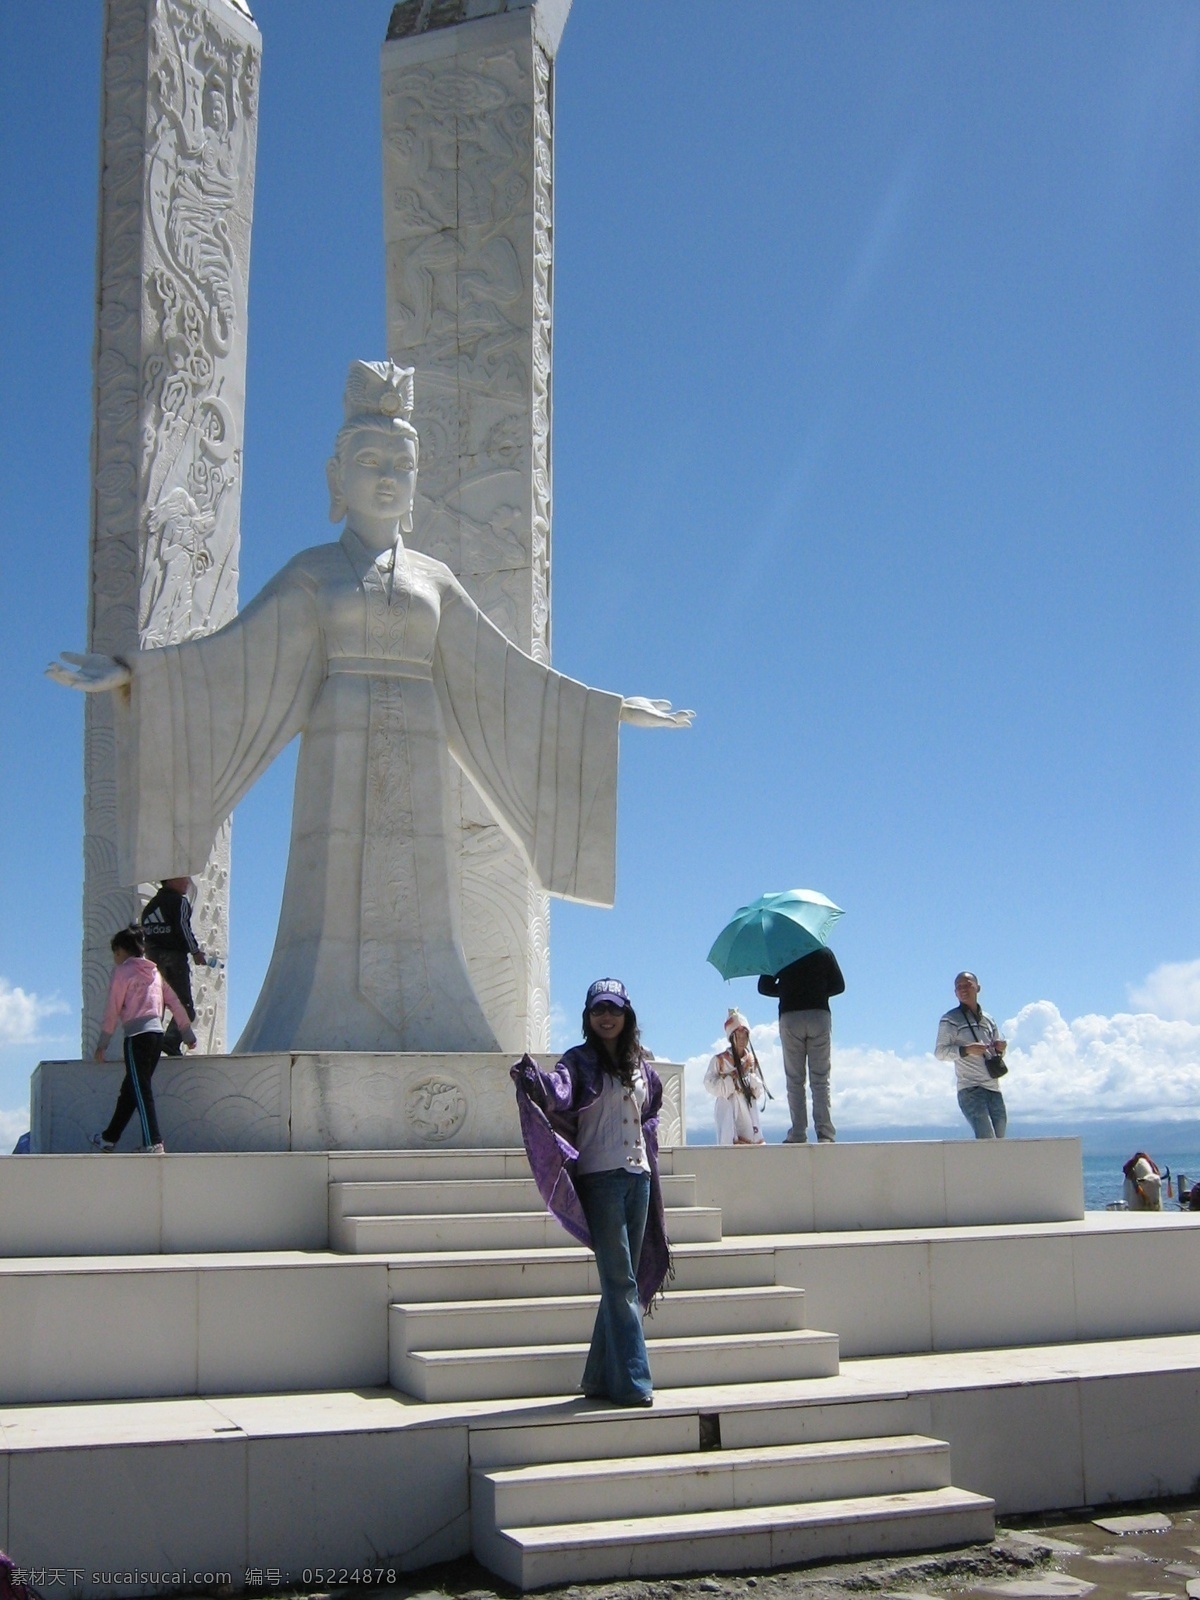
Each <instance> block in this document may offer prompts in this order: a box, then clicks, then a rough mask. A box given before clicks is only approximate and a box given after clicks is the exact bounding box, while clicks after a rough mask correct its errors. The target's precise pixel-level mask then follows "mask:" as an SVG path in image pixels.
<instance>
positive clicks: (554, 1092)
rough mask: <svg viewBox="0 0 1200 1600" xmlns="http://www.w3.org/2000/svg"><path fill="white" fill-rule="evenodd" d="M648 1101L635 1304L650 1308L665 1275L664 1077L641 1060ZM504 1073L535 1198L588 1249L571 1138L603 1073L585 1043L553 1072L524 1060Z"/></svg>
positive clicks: (667, 1264) (668, 1257)
mask: <svg viewBox="0 0 1200 1600" xmlns="http://www.w3.org/2000/svg"><path fill="white" fill-rule="evenodd" d="M642 1072H643V1074H644V1076H645V1079H646V1103H645V1105H644V1106H643V1107H642V1132H643V1134H644V1135H645V1140H646V1157H647V1159H648V1160H649V1162H650V1210H649V1213H648V1214H647V1217H646V1234H645V1237H644V1238H643V1240H642V1253H641V1256H640V1258H639V1260H638V1269H637V1282H638V1299H639V1300H640V1301H641V1303H642V1309H643V1311H649V1309H650V1306H651V1304H652V1302H653V1300H654V1297H655V1295H656V1294H657V1293H658V1291H659V1290H660V1289H661V1288H662V1286H663V1283H664V1281H665V1280H666V1277H667V1274H668V1273H669V1272H670V1270H671V1253H670V1247H669V1245H668V1243H667V1226H666V1218H665V1216H664V1215H663V1198H662V1185H661V1183H660V1182H659V1180H658V1113H659V1108H660V1107H661V1105H662V1080H661V1079H660V1078H659V1076H658V1073H657V1072H655V1070H654V1068H653V1067H652V1066H651V1065H650V1063H649V1062H648V1061H647V1060H646V1059H645V1058H644V1057H643V1060H642ZM509 1076H510V1077H511V1078H512V1080H513V1082H514V1083H515V1084H516V1087H517V1110H518V1111H519V1112H520V1116H521V1136H522V1138H523V1139H524V1141H525V1154H526V1155H527V1156H528V1157H529V1167H530V1170H531V1171H532V1173H533V1181H534V1182H535V1183H536V1184H537V1186H538V1193H539V1194H540V1195H541V1197H542V1199H543V1200H544V1201H545V1202H546V1205H547V1206H548V1207H549V1209H550V1211H551V1212H552V1213H553V1215H554V1216H555V1217H557V1219H558V1221H559V1222H561V1223H562V1225H563V1227H564V1228H565V1229H566V1230H567V1232H568V1233H569V1234H570V1235H571V1237H572V1238H573V1239H578V1240H579V1242H580V1244H585V1245H587V1246H588V1248H589V1249H590V1248H591V1244H592V1236H591V1233H590V1232H589V1230H588V1224H587V1217H586V1216H585V1215H584V1210H583V1204H582V1202H581V1201H580V1199H579V1192H578V1190H577V1189H576V1188H575V1162H576V1160H577V1159H578V1156H579V1151H578V1149H577V1147H576V1140H577V1137H578V1129H579V1113H580V1112H581V1111H584V1110H586V1109H587V1107H588V1106H590V1105H591V1104H592V1103H593V1101H595V1100H596V1099H597V1098H598V1097H599V1094H600V1090H601V1088H602V1087H603V1083H604V1069H603V1067H601V1065H600V1063H599V1061H598V1060H597V1058H596V1052H595V1051H594V1050H593V1049H592V1047H591V1045H587V1044H577V1045H574V1046H573V1047H572V1048H571V1049H570V1050H568V1051H567V1053H566V1055H564V1056H563V1058H562V1060H561V1061H560V1062H559V1063H558V1065H557V1066H556V1067H553V1068H552V1069H551V1070H550V1071H549V1072H543V1071H542V1069H541V1068H540V1067H539V1066H538V1064H537V1062H536V1061H533V1060H531V1059H530V1057H529V1056H522V1058H521V1060H520V1061H519V1062H518V1063H517V1065H516V1066H515V1067H512V1068H510V1070H509Z"/></svg>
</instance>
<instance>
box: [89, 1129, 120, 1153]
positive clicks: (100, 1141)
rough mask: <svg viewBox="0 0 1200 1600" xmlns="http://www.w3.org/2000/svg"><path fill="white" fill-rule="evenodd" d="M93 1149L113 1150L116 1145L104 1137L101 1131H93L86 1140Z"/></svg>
mask: <svg viewBox="0 0 1200 1600" xmlns="http://www.w3.org/2000/svg"><path fill="white" fill-rule="evenodd" d="M88 1143H89V1144H90V1145H91V1147H92V1149H93V1150H115V1149H116V1145H114V1144H113V1142H112V1140H111V1139H106V1138H105V1137H104V1135H103V1134H102V1133H94V1134H93V1135H92V1137H91V1138H90V1139H89V1140H88Z"/></svg>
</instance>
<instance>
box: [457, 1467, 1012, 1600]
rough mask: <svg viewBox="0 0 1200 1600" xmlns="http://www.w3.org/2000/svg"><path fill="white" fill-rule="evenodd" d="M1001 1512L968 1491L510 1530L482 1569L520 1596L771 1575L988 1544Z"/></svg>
mask: <svg viewBox="0 0 1200 1600" xmlns="http://www.w3.org/2000/svg"><path fill="white" fill-rule="evenodd" d="M994 1531H995V1505H994V1502H993V1501H992V1500H989V1499H987V1498H986V1497H984V1496H983V1495H977V1494H970V1493H968V1492H967V1491H966V1490H960V1489H954V1488H944V1489H918V1490H913V1491H908V1492H904V1493H898V1494H884V1495H867V1496H854V1497H850V1498H846V1499H828V1500H814V1501H810V1502H808V1503H807V1504H803V1505H795V1504H782V1505H762V1506H738V1507H731V1508H727V1509H725V1510H716V1511H686V1512H676V1513H672V1514H667V1515H659V1516H654V1515H651V1516H641V1517H625V1518H618V1519H614V1520H613V1521H589V1522H568V1523H554V1524H551V1525H549V1526H545V1527H506V1528H500V1529H496V1530H495V1531H494V1532H492V1533H491V1534H490V1535H488V1534H486V1533H481V1534H480V1536H479V1537H477V1538H476V1539H475V1542H474V1548H475V1556H476V1558H477V1560H479V1561H481V1562H482V1563H483V1565H484V1566H486V1567H488V1568H489V1569H490V1570H491V1571H492V1572H494V1573H496V1574H497V1575H498V1576H499V1577H502V1578H504V1579H505V1580H506V1581H507V1582H509V1583H511V1584H513V1585H514V1586H515V1587H516V1588H518V1589H538V1588H544V1587H546V1586H547V1585H549V1584H556V1583H567V1582H570V1583H591V1582H597V1581H604V1580H606V1579H613V1578H629V1577H647V1576H652V1575H654V1574H661V1573H672V1574H679V1573H686V1572H740V1571H746V1570H755V1571H765V1570H769V1569H770V1568H773V1567H784V1566H796V1565H799V1564H800V1563H802V1562H808V1561H818V1560H826V1561H827V1560H837V1559H848V1558H852V1557H857V1556H871V1555H890V1554H894V1553H897V1552H899V1551H907V1550H931V1549H945V1548H947V1547H949V1546H953V1545H963V1544H974V1543H981V1542H983V1541H985V1540H988V1539H990V1538H992V1536H993V1534H994Z"/></svg>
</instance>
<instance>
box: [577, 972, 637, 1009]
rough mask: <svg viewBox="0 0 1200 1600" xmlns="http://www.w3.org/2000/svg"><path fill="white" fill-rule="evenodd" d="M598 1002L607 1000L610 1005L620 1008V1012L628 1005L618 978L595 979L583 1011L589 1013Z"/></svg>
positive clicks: (623, 986)
mask: <svg viewBox="0 0 1200 1600" xmlns="http://www.w3.org/2000/svg"><path fill="white" fill-rule="evenodd" d="M598 1000H607V1001H608V1003H609V1004H610V1005H614V1006H620V1007H621V1009H622V1010H624V1009H625V1007H626V1006H627V1005H628V1004H629V996H628V994H627V993H626V992H625V985H624V984H623V983H622V982H621V980H620V979H619V978H597V979H596V981H595V983H594V984H592V986H591V988H590V989H589V990H588V992H587V1001H586V1002H585V1004H584V1010H585V1011H590V1010H591V1009H592V1007H593V1006H594V1005H595V1004H596V1002H597V1001H598Z"/></svg>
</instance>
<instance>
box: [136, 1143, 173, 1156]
mask: <svg viewBox="0 0 1200 1600" xmlns="http://www.w3.org/2000/svg"><path fill="white" fill-rule="evenodd" d="M166 1153H167V1148H166V1146H165V1145H162V1144H144V1145H143V1146H142V1149H141V1154H142V1155H144V1156H165V1155H166Z"/></svg>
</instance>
